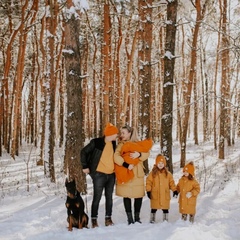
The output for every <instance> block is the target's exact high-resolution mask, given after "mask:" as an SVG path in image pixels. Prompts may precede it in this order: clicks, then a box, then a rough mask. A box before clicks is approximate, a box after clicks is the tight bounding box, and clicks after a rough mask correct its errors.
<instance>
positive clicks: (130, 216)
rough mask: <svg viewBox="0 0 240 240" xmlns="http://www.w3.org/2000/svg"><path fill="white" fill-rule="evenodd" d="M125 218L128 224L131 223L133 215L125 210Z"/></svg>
mask: <svg viewBox="0 0 240 240" xmlns="http://www.w3.org/2000/svg"><path fill="white" fill-rule="evenodd" d="M127 218H128V225H130V224H133V223H134V221H133V216H132V212H127Z"/></svg>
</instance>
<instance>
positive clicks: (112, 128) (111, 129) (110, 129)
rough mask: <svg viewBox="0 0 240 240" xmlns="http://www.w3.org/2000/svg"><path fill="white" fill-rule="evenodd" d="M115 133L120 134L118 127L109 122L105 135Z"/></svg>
mask: <svg viewBox="0 0 240 240" xmlns="http://www.w3.org/2000/svg"><path fill="white" fill-rule="evenodd" d="M114 134H118V129H117V127H115V126H114V125H112V124H111V123H108V124H107V126H106V127H105V129H104V135H105V136H111V135H114Z"/></svg>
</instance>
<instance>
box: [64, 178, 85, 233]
mask: <svg viewBox="0 0 240 240" xmlns="http://www.w3.org/2000/svg"><path fill="white" fill-rule="evenodd" d="M65 186H66V189H67V200H66V207H67V215H68V217H67V221H68V223H69V225H68V230H69V231H72V228H73V227H76V228H79V229H82V228H84V227H85V228H88V215H87V214H86V213H85V212H84V208H85V206H84V202H83V199H82V197H81V195H80V193H79V192H78V191H77V189H76V184H75V181H74V180H73V181H68V179H66V181H65Z"/></svg>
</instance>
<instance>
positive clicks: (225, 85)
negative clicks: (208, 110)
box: [218, 0, 229, 159]
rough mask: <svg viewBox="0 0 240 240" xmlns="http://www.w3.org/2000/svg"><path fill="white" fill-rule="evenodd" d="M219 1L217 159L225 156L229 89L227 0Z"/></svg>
mask: <svg viewBox="0 0 240 240" xmlns="http://www.w3.org/2000/svg"><path fill="white" fill-rule="evenodd" d="M219 2H220V12H221V15H222V16H221V18H222V44H221V45H222V46H221V47H222V54H221V61H222V78H221V100H220V129H219V152H218V157H219V159H224V158H225V151H224V147H225V144H224V142H225V138H226V137H227V134H228V131H227V130H228V129H227V128H228V124H229V122H228V116H227V107H228V98H229V97H228V91H229V90H228V89H229V78H228V77H229V76H228V63H229V61H228V58H229V49H228V46H229V41H228V36H227V0H219Z"/></svg>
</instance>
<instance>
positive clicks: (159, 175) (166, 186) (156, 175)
mask: <svg viewBox="0 0 240 240" xmlns="http://www.w3.org/2000/svg"><path fill="white" fill-rule="evenodd" d="M170 190H172V191H173V196H174V197H175V196H177V195H178V192H177V191H176V190H177V188H176V185H175V182H174V179H173V176H172V174H171V173H170V172H169V171H168V170H167V168H166V159H165V157H164V156H163V155H161V154H158V155H157V157H156V160H155V165H154V167H153V169H152V171H151V172H150V173H149V175H148V177H147V179H146V191H147V195H148V197H149V198H150V200H151V214H150V216H151V217H150V223H154V222H155V218H156V212H157V209H162V211H163V221H168V213H169V211H168V210H169V208H170V200H171V197H170Z"/></svg>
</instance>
